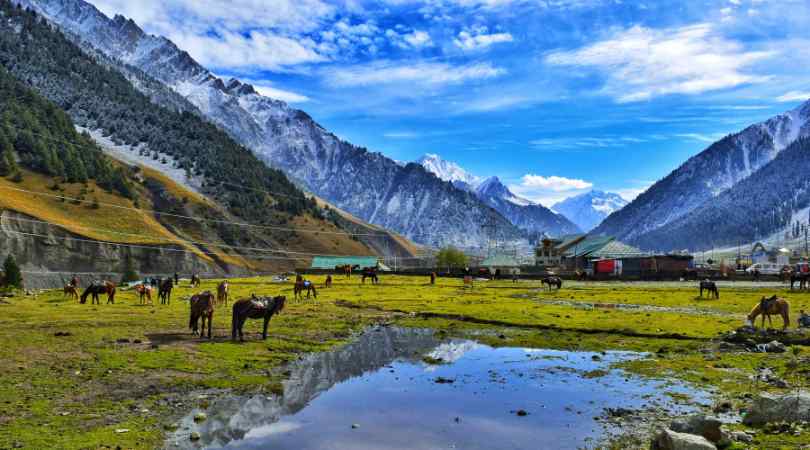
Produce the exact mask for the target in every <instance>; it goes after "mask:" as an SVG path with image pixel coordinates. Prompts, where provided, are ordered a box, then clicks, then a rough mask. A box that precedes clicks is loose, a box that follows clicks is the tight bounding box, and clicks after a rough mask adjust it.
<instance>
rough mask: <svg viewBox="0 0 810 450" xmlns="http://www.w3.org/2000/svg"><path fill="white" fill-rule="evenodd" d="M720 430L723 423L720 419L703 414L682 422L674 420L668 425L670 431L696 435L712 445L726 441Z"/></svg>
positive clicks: (723, 433)
mask: <svg viewBox="0 0 810 450" xmlns="http://www.w3.org/2000/svg"><path fill="white" fill-rule="evenodd" d="M722 428H723V422H722V421H720V419H718V418H717V417H712V416H707V415H705V414H697V415H694V416H691V417H687V418H686V419H683V420H676V421H674V422H672V423H671V424H670V425H669V429H670V430H672V431H676V432H678V433H689V434H696V435H698V436H703V437H705V438H706V439H708V440H709V441H711V442H714V443H718V442H721V441H724V440H727V439H728V437H727V436H726V434H725V432H724V431H723V429H722Z"/></svg>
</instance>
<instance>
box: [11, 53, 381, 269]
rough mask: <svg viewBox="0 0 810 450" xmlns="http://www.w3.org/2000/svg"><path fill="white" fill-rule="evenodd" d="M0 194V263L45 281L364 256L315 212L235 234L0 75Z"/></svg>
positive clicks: (182, 191) (191, 197)
mask: <svg viewBox="0 0 810 450" xmlns="http://www.w3.org/2000/svg"><path fill="white" fill-rule="evenodd" d="M0 193H2V194H1V195H0V243H2V245H0V248H1V249H2V250H3V252H2V253H3V255H0V256H5V254H7V253H13V254H15V256H17V258H18V260H19V261H20V263H21V264H22V265H23V267H24V268H25V269H26V270H27V271H28V272H29V273H37V274H38V273H43V276H45V277H47V274H48V273H50V272H93V273H110V276H111V277H113V278H115V276H114V275H116V274H120V273H121V272H123V271H124V270H125V269H126V267H127V265H128V264H132V267H133V268H135V269H136V270H138V271H141V272H144V273H163V274H166V273H172V272H175V271H180V272H185V273H189V272H200V273H250V272H252V271H271V270H279V269H289V268H292V267H295V266H305V265H307V264H308V261H309V259H310V255H311V254H333V253H336V254H349V255H368V254H372V252H371V250H370V249H369V248H368V247H367V246H365V245H364V244H363V243H362V242H359V241H358V240H356V239H353V238H352V236H349V235H347V234H345V231H344V230H342V229H340V228H339V227H338V226H337V225H336V224H335V223H333V222H331V221H327V220H324V219H322V218H320V216H318V217H316V216H313V215H311V214H306V213H305V214H300V215H298V216H294V217H291V218H290V220H289V221H288V222H287V223H286V224H285V225H284V226H283V227H281V226H279V227H275V226H267V227H264V226H262V227H254V226H250V227H246V226H242V225H239V224H240V223H243V221H241V220H239V218H238V217H235V216H233V215H232V214H230V213H229V212H228V210H227V209H226V208H223V207H222V206H220V205H218V204H217V203H216V202H215V201H212V200H211V199H209V198H207V197H205V196H204V195H202V194H199V193H196V192H194V191H191V190H189V189H187V188H186V187H184V186H182V185H180V184H178V183H176V182H175V181H173V180H171V179H170V178H169V177H167V176H166V175H164V174H162V173H161V172H159V171H156V170H154V169H150V168H147V167H141V166H137V165H135V166H133V165H128V164H124V163H122V162H120V161H117V160H115V159H112V158H110V157H109V156H107V155H106V154H105V152H104V149H103V148H102V147H100V146H99V145H98V144H97V143H96V142H95V141H94V140H93V139H92V138H91V137H90V136H89V135H86V134H79V133H77V131H76V130H75V126H74V124H73V123H72V121H71V118H70V117H69V116H68V115H67V114H66V113H65V112H64V111H62V110H61V109H59V108H58V107H57V106H56V105H54V104H53V103H51V102H50V101H48V100H47V99H45V98H44V97H42V96H40V95H39V94H37V93H36V92H34V91H33V90H31V89H30V88H28V87H27V86H25V85H24V84H22V83H20V82H19V81H17V80H16V79H14V78H13V77H12V76H11V75H10V74H9V73H8V72H6V71H5V69H4V68H2V67H0ZM241 243H250V244H251V246H250V247H247V246H245V245H242V244H241ZM63 275H64V274H63ZM40 278H41V277H40ZM57 278H58V277H57ZM52 279H53V278H52Z"/></svg>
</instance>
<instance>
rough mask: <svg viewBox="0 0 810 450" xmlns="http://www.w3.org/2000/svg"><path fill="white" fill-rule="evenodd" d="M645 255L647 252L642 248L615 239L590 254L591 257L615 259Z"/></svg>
mask: <svg viewBox="0 0 810 450" xmlns="http://www.w3.org/2000/svg"><path fill="white" fill-rule="evenodd" d="M644 255H646V253H644V252H642V251H641V250H639V249H637V248H635V247H633V246H631V245H627V244H625V243H624V242H619V241H616V240H613V241H610V242H608V243H607V244H605V245H604V246H603V247H602V248H600V249H598V250H596V251H594V252H593V253H591V254H590V255H588V256H589V257H591V258H607V259H614V258H629V257H634V256H644Z"/></svg>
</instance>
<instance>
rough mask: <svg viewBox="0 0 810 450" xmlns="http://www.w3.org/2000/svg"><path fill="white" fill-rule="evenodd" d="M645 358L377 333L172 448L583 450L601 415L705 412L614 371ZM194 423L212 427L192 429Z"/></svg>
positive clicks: (295, 370) (241, 403) (187, 424)
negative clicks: (649, 411)
mask: <svg viewBox="0 0 810 450" xmlns="http://www.w3.org/2000/svg"><path fill="white" fill-rule="evenodd" d="M641 356H642V355H640V354H637V353H630V352H606V353H590V352H566V351H556V350H533V349H523V348H492V347H488V346H485V345H481V344H478V343H476V342H474V341H466V340H451V341H442V340H441V339H438V338H437V337H435V336H434V334H433V332H432V331H431V330H419V329H403V328H396V327H380V328H375V329H371V330H368V331H366V332H365V333H364V334H363V335H361V336H360V337H359V338H358V339H357V340H356V341H355V342H353V343H351V344H348V345H346V346H345V347H342V348H340V349H338V350H336V351H334V352H329V353H322V354H313V355H308V356H306V357H304V358H302V359H301V360H299V361H296V362H295V363H293V364H291V365H290V367H289V372H290V377H289V379H288V381H286V382H285V383H284V393H283V395H281V396H271V397H266V396H263V395H260V396H253V397H234V396H231V397H225V398H220V399H217V400H213V401H212V402H211V403H210V405H209V406H208V408H207V409H206V410H204V411H202V410H194V411H191V412H190V413H189V414H188V415H187V416H186V417H184V418H183V419H182V420H181V422H180V428H179V429H178V430H177V431H176V432H175V433H173V434H172V435H171V436H170V437H169V439H168V441H167V447H168V448H208V449H218V448H238V449H268V448H272V449H296V450H303V449H369V450H371V449H374V450H387V449H454V448H457V449H529V448H531V449H535V448H555V449H577V448H582V447H587V446H593V445H595V443H597V442H599V440H600V439H602V438H604V437H605V436H606V435H607V434H608V433H611V432H614V431H616V430H615V428H614V427H613V426H612V425H607V424H606V422H604V421H597V420H596V419H595V418H596V417H598V416H602V415H604V412H605V411H606V408H627V409H644V408H653V409H654V410H656V411H658V412H659V414H660V413H661V412H662V411H663V412H665V414H669V413H671V414H680V413H686V412H689V411H690V408H692V407H690V406H685V405H682V404H679V403H677V402H676V401H675V400H673V398H678V397H681V396H680V395H675V396H673V395H672V393H676V394H686V395H688V396H689V397H691V398H692V399H693V400H695V401H699V402H706V401H707V399H708V394H707V393H705V392H698V391H695V390H693V389H690V388H689V387H688V386H686V385H683V384H681V383H677V382H672V381H666V382H665V381H654V380H646V379H641V378H639V377H636V376H632V375H629V374H627V373H625V372H623V371H621V370H618V369H611V365H612V364H614V363H616V362H619V361H623V360H628V359H633V358H639V357H641ZM437 363H438V364H437ZM199 412H205V414H206V415H207V419H206V420H204V421H202V422H200V423H195V422H194V417H195V415H197V414H198V413H199ZM192 432H196V433H199V437H200V439H199V440H197V441H192V440H191V439H190V436H191V433H192Z"/></svg>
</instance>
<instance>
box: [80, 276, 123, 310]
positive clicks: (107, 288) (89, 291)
mask: <svg viewBox="0 0 810 450" xmlns="http://www.w3.org/2000/svg"><path fill="white" fill-rule="evenodd" d="M100 294H107V304H108V305H109V304H110V303H115V285H114V284H112V283H110V282H109V281H107V282H105V283H103V284H102V283H92V284H90V286H87V288H86V289H85V290H84V292H83V293H82V296H81V299H80V303H81V304H85V303H87V297H88V296H92V299H91V304H92V305H100V304H101V302H100V301H99V299H98V296H99V295H100Z"/></svg>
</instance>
